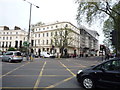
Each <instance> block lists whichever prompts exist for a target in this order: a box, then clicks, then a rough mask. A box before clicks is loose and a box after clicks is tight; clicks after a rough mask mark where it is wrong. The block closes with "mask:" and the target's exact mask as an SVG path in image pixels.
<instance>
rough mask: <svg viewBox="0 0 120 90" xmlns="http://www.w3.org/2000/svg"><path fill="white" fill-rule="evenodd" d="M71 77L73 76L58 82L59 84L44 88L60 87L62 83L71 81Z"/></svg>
mask: <svg viewBox="0 0 120 90" xmlns="http://www.w3.org/2000/svg"><path fill="white" fill-rule="evenodd" d="M73 77H74V76H72V77H69V78H67V79H64V80H62V81H60V82H58V83H55V84H53V85H50V86H48V87H46V88H54V87H56V86H58V85H60V84H62V83H64V82H67V81H69V80H71V79H72V78H73Z"/></svg>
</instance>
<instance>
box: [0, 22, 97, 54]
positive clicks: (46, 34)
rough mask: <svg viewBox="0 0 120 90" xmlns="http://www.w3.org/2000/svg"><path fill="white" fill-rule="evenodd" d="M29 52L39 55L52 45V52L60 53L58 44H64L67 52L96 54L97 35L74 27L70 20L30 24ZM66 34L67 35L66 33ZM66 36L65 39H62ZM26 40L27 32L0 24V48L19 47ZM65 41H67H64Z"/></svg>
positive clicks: (94, 32)
mask: <svg viewBox="0 0 120 90" xmlns="http://www.w3.org/2000/svg"><path fill="white" fill-rule="evenodd" d="M31 31H32V32H31V34H30V48H31V52H33V53H34V54H37V55H39V54H40V52H43V51H47V52H50V51H51V48H52V47H53V46H54V53H60V52H61V51H60V45H63V41H64V45H65V48H64V49H67V52H68V53H69V54H74V53H75V52H76V53H77V54H78V55H79V54H83V55H86V54H88V55H91V54H96V52H97V50H98V47H99V45H98V36H99V34H98V33H97V32H96V31H93V30H88V29H86V28H83V27H82V28H81V27H79V28H78V27H76V26H74V25H73V24H72V23H70V22H55V23H51V24H42V25H41V24H38V23H37V24H35V25H32V26H31ZM66 34H67V35H66ZM64 38H66V40H65V39H64ZM24 41H27V32H26V31H24V30H22V29H20V28H19V27H15V28H14V29H9V28H8V27H6V26H0V50H1V51H6V50H7V49H8V48H9V47H15V48H20V47H22V45H23V42H24ZM65 42H67V43H65Z"/></svg>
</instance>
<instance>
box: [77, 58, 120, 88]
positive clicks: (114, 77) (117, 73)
mask: <svg viewBox="0 0 120 90" xmlns="http://www.w3.org/2000/svg"><path fill="white" fill-rule="evenodd" d="M76 78H77V80H78V82H79V83H80V84H81V86H82V87H83V88H85V89H87V90H91V89H94V88H96V87H97V88H98V87H99V88H109V89H114V90H120V59H118V58H116V59H111V60H108V61H105V62H102V63H101V64H99V65H95V66H91V67H90V68H87V69H84V70H79V71H78V73H77V75H76Z"/></svg>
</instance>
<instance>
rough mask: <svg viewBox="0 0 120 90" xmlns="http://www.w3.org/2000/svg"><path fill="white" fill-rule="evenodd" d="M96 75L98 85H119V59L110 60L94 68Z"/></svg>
mask: <svg viewBox="0 0 120 90" xmlns="http://www.w3.org/2000/svg"><path fill="white" fill-rule="evenodd" d="M96 70H97V71H96V76H97V78H98V82H99V85H102V86H111V87H113V86H115V87H116V86H119V85H120V60H119V61H118V60H110V61H108V62H105V63H103V64H101V65H100V66H98V67H97V68H96Z"/></svg>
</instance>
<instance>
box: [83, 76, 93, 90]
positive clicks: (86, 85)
mask: <svg viewBox="0 0 120 90" xmlns="http://www.w3.org/2000/svg"><path fill="white" fill-rule="evenodd" d="M82 85H83V87H84V88H85V89H87V90H92V89H94V88H95V85H94V82H93V80H92V79H91V78H89V77H85V78H83V80H82Z"/></svg>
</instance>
